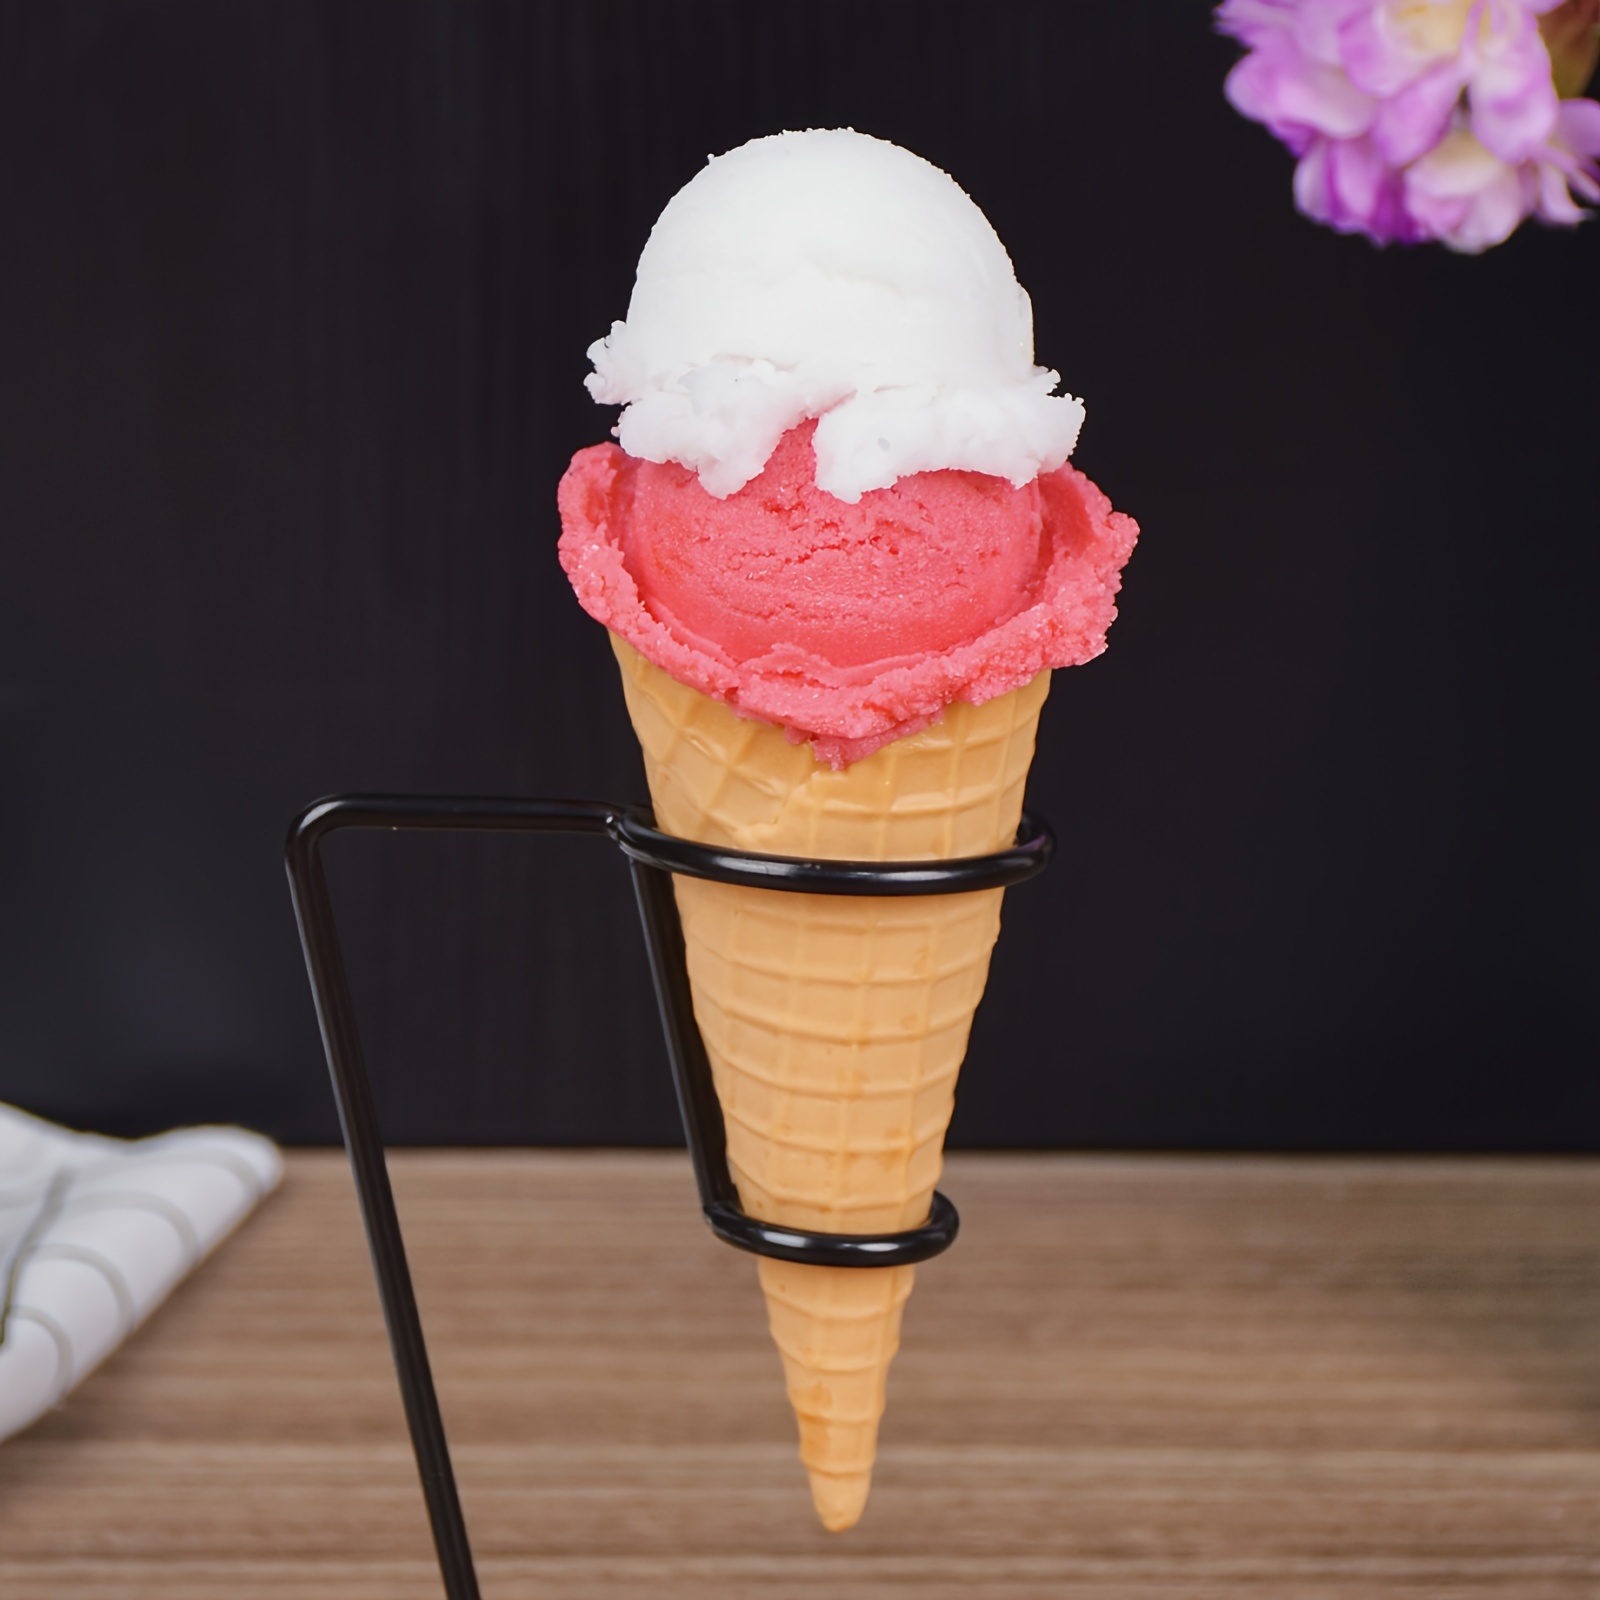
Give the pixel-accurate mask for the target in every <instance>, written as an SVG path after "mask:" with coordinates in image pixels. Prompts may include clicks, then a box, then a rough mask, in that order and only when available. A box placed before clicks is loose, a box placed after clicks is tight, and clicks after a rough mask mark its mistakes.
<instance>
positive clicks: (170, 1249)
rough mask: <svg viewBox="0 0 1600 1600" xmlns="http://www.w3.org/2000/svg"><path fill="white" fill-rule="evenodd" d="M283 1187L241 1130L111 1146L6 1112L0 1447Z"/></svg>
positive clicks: (268, 1154) (0, 1165) (261, 1147)
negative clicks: (269, 1195) (267, 1196)
mask: <svg viewBox="0 0 1600 1600" xmlns="http://www.w3.org/2000/svg"><path fill="white" fill-rule="evenodd" d="M282 1176H283V1157H282V1156H281V1155H279V1153H278V1150H277V1147H276V1146H275V1145H274V1144H273V1143H272V1141H271V1140H270V1139H263V1138H262V1137H261V1136H260V1135H259V1134H254V1133H246V1132H245V1131H244V1130H243V1129H241V1128H180V1129H178V1130H177V1131H176V1132H174V1133H164V1134H161V1135H159V1136H158V1137H156V1138H154V1139H133V1140H125V1139H103V1138H100V1137H98V1136H97V1135H94V1134H86V1133H69V1132H68V1131H67V1130H66V1129H65V1128H58V1127H56V1126H54V1124H52V1123H49V1122H42V1121H40V1120H39V1118H37V1117H30V1116H28V1115H27V1114H26V1113H25V1112H21V1111H17V1110H15V1109H13V1108H12V1107H10V1106H4V1105H0V1439H7V1438H9V1437H10V1436H11V1435H12V1434H14V1433H18V1432H20V1431H21V1430H22V1429H23V1428H26V1427H27V1426H28V1424H29V1423H31V1422H33V1421H35V1420H36V1419H37V1418H38V1417H40V1416H41V1415H42V1414H43V1413H44V1412H46V1411H48V1410H49V1409H50V1408H51V1407H52V1406H55V1405H59V1404H60V1402H61V1401H62V1400H63V1399H64V1398H65V1397H66V1395H67V1393H68V1391H69V1390H71V1389H72V1388H73V1387H74V1386H75V1385H76V1384H77V1383H79V1382H80V1381H81V1380H82V1379H83V1378H85V1377H86V1376H87V1375H88V1374H89V1373H90V1372H92V1371H93V1370H94V1369H95V1368H96V1367H97V1366H99V1365H100V1363H101V1362H102V1361H104V1360H105V1358H106V1357H107V1356H108V1355H110V1354H111V1352H112V1351H113V1350H115V1349H116V1348H117V1346H118V1345H119V1344H121V1343H122V1341H123V1340H124V1339H126V1338H127V1337H128V1335H129V1334H130V1333H132V1332H133V1330H134V1329H135V1328H137V1327H138V1326H139V1324H140V1323H141V1322H143V1321H144V1319H145V1318H146V1317H148V1316H149V1315H150V1313H151V1312H152V1311H154V1310H155V1308H156V1307H157V1306H158V1305H160V1304H161V1302H162V1301H163V1300H164V1299H166V1297H167V1296H168V1294H170V1293H171V1292H172V1290H173V1288H174V1287H175V1286H176V1285H177V1284H178V1283H179V1282H180V1281H181V1280H182V1279H183V1278H184V1277H185V1276H186V1275H187V1274H188V1273H189V1272H190V1271H191V1270H192V1269H193V1268H194V1267H196V1266H198V1265H199V1263H200V1262H201V1261H203V1260H204V1259H205V1258H206V1256H208V1255H209V1254H210V1253H211V1252H212V1251H213V1250H214V1249H215V1248H216V1247H217V1246H218V1245H219V1244H220V1243H221V1242H222V1241H223V1240H224V1239H225V1238H227V1236H228V1235H229V1234H230V1233H232V1232H233V1230H234V1229H235V1228H236V1227H238V1225H239V1224H240V1223H241V1222H242V1221H244V1219H245V1218H246V1217H247V1216H248V1215H249V1214H250V1212H251V1211H252V1210H253V1209H254V1208H255V1206H256V1203H257V1202H258V1201H259V1200H260V1199H261V1198H262V1196H263V1195H265V1194H267V1193H269V1192H270V1191H271V1190H272V1189H274V1188H276V1186H277V1184H278V1180H279V1179H280V1178H281V1177H282Z"/></svg>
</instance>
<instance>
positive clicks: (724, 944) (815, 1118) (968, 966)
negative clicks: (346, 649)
mask: <svg viewBox="0 0 1600 1600" xmlns="http://www.w3.org/2000/svg"><path fill="white" fill-rule="evenodd" d="M612 643H613V645H614V647H615V649H616V653H617V659H618V661H619V663H620V665H621V667H622V681H623V689H624V692H625V694H626V696H627V702H628V712H629V715H630V716H631V717H632V719H633V726H634V730H635V732H636V733H637V734H638V736H639V743H640V745H641V746H642V748H643V751H644V760H645V771H646V775H647V777H648V779H649V783H650V795H651V799H652V801H653V803H654V806H655V814H656V823H657V826H658V827H660V828H661V829H662V830H663V831H664V832H667V833H671V834H676V835H678V836H679V837H681V838H688V839H696V840H700V841H702V842H704V843H707V844H722V845H732V846H734V847H735V848H738V849H742V850H757V851H765V852H768V853H770V854H775V855H793V856H806V857H811V858H814V859H822V860H827V859H833V860H860V861H893V860H918V859H923V860H926V859H930V858H934V859H940V858H943V859H948V858H950V857H954V856H967V855H984V854H987V853H988V852H990V851H992V850H996V849H1001V848H1003V847H1005V846H1007V845H1009V844H1010V843H1011V841H1012V840H1013V839H1014V838H1015V836H1016V831H1017V823H1018V819H1019V817H1020V815H1021V811H1022V791H1023V785H1024V783H1025V782H1026V779H1027V774H1028V765H1029V763H1030V761H1031V760H1032V758H1033V742H1034V732H1035V729H1036V727H1037V725H1038V720H1039V709H1040V707H1041V706H1042V705H1043V703H1044V698H1045V694H1046V692H1047V690H1048V688H1049V678H1050V674H1049V673H1048V672H1043V673H1040V674H1039V676H1038V677H1036V678H1035V679H1034V680H1033V681H1032V682H1031V683H1029V684H1027V685H1025V686H1024V687H1023V688H1021V689H1017V690H1014V691H1012V692H1011V693H1010V694H1007V695H1003V696H1001V697H1000V698H998V699H995V700H991V701H989V702H987V703H986V704H984V705H981V706H971V705H966V704H964V703H958V704H954V705H951V706H950V707H949V708H948V709H947V710H946V712H945V716H944V719H943V721H942V722H940V723H939V724H938V725H937V726H936V727H933V728H929V729H927V730H926V731H924V732H922V733H918V734H914V735H912V736H910V737H909V738H905V739H900V740H897V741H895V742H894V743H892V744H889V745H886V746H884V747H883V748H882V749H880V750H877V751H875V752H874V753H873V754H872V755H869V756H867V757H865V758H864V759H863V760H861V761H858V762H856V763H854V764H853V765H852V766H850V767H848V768H847V769H845V770H844V771H842V772H835V771H833V770H832V769H831V768H828V767H826V766H823V765H821V764H819V763H818V762H817V761H816V760H815V759H814V758H813V756H812V753H811V751H810V749H809V748H808V747H807V746H806V745H803V744H792V743H791V742H790V741H789V739H788V737H787V736H786V735H785V734H784V732H783V730H782V729H780V728H777V727H774V726H772V725H771V724H770V723H764V722H756V721H751V720H749V719H746V718H742V717H740V716H738V715H736V714H735V713H734V712H733V711H732V710H730V709H729V708H728V707H727V706H725V705H723V704H722V703H721V702H720V701H716V700H713V699H711V698H709V697H708V696H706V695H703V694H701V693H700V692H699V691H698V690H696V689H692V688H689V687H687V686H686V685H684V684H681V683H679V682H678V681H677V680H676V679H674V678H671V677H669V676H668V675H667V674H666V673H664V672H662V671H661V670H660V669H659V668H658V667H655V666H653V665H651V663H649V662H648V661H646V660H645V659H644V657H643V656H641V655H639V654H638V653H637V652H636V651H635V650H633V649H632V648H631V647H630V646H629V645H627V644H625V643H624V642H623V641H622V640H620V639H618V638H617V637H616V636H615V635H613V636H612ZM675 888H676V892H677V899H678V910H679V914H680V916H681V918H682V921H683V932H684V943H685V945H686V947H687V953H688V964H689V981H690V986H691V988H692V990H693V994H694V1009H695V1018H696V1021H697V1022H698V1023H699V1026H700V1031H701V1033H702V1035H703V1036H704V1038H705V1044H706V1051H707V1054H708V1055H709V1056H710V1059H711V1070H712V1076H713V1078H714V1080H715V1083H716V1088H717V1096H718V1098H719V1100H720V1101H721V1103H722V1112H723V1118H724V1121H725V1122H726V1124H727V1132H728V1165H729V1168H730V1170H731V1171H732V1174H733V1178H734V1181H735V1183H736V1184H737V1186H738V1190H739V1200H740V1204H741V1205H742V1206H743V1207H744V1209H745V1211H746V1212H748V1213H749V1214H750V1215H752V1216H755V1217H759V1218H761V1219H763V1220H765V1221H769V1222H778V1223H787V1224H789V1225H790V1226H793V1227H806V1228H816V1229H820V1230H824V1231H827V1232H834V1233H876V1232H886V1231H891V1230H898V1229H902V1228H912V1227H917V1226H919V1225H920V1224H921V1223H923V1222H925V1221H926V1220H927V1217H928V1206H929V1202H930V1200H931V1198H932V1195H933V1189H934V1185H935V1184H936V1183H937V1181H938V1178H939V1171H940V1167H941V1165H942V1161H943V1150H944V1135H945V1129H946V1128H947V1126H948V1125H949V1122H950V1113H951V1111H952V1109H953V1108H954V1104H955V1082H956V1074H957V1072H958V1071H959V1069H960V1066H961V1060H962V1057H963V1056H964V1055H965V1054H966V1048H967V1034H968V1032H969V1030H970V1028H971V1025H972V1015H973V1012H974V1010H975V1009H976V1007H977V1004H978V1001H979V1000H980V999H981V998H982V995H983V988H984V983H985V981H986V979H987V977H988V971H989V954H990V951H991V950H992V949H993V947H994V941H995V937H996V935H997V934H998V933H999V931H1000V900H1001V895H1002V893H1003V891H1001V890H999V889H991V890H983V891H980V892H978V893H973V894H959V895H935V896H916V897H908V898H904V899H873V898H866V899H857V898H853V897H843V896H835V895H808V894H788V893H778V892H774V891H772V890H764V889H747V888H740V887H737V886H734V885H731V884H721V883H710V882H705V881H703V880H699V879H691V878H681V877H680V878H678V879H676V880H675ZM760 1272H761V1287H762V1289H763V1291H764V1292H765V1294H766V1300H767V1313H768V1319H769V1321H770V1324H771V1328H772V1336H773V1339H774V1341H775V1342H776V1344H777V1346H778V1350H779V1352H780V1354H781V1355H782V1357H783V1366H784V1375H785V1379H786V1381H787V1385H788V1391H789V1399H790V1402H791V1404H792V1405H793V1407H794V1410H795V1415H796V1417H797V1418H798V1419H799V1423H800V1457H801V1460H802V1461H804V1463H805V1465H806V1469H807V1471H808V1473H809V1474H810V1478H811V1492H812V1498H813V1500H814V1501H815V1502H816V1507H817V1512H818V1515H819V1516H820V1517H821V1519H822V1522H823V1524H824V1526H826V1527H828V1528H830V1529H833V1530H836V1531H837V1530H840V1529H844V1528H848V1527H851V1526H853V1525H854V1523H855V1522H856V1521H857V1520H858V1519H859V1518H860V1516H861V1513H862V1510H863V1508H864V1507H865V1505H866V1499H867V1491H868V1489H869V1487H870V1485H871V1479H872V1463H873V1458H874V1456H875V1454H876V1451H877V1436H878V1419H879V1417H880V1416H881V1415H882V1414H883V1404H884V1384H885V1380H886V1378H887V1376H888V1370H889V1363H890V1361H891V1360H892V1359H893V1357H894V1353H895V1351H896V1349H897V1348H898V1347H899V1342H900V1316H901V1311H902V1309H903V1308H904V1306H905V1302H906V1298H907V1296H908V1295H909V1294H910V1293H911V1285H912V1279H913V1275H914V1273H915V1268H913V1267H889V1268H859V1267H810V1266H799V1265H795V1264H792V1263H788V1262H782V1261H772V1260H768V1259H766V1258H765V1257H763V1258H762V1259H761V1261H760Z"/></svg>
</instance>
